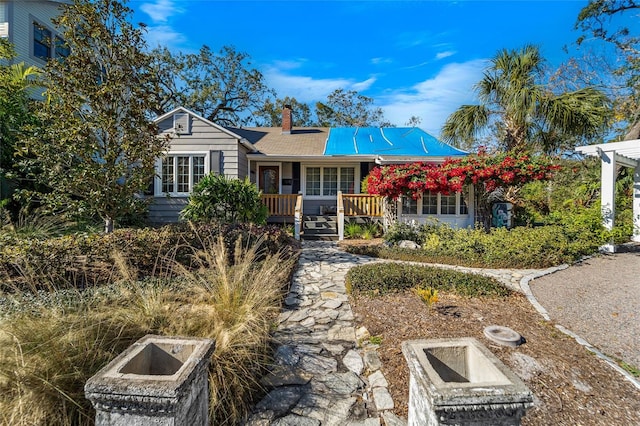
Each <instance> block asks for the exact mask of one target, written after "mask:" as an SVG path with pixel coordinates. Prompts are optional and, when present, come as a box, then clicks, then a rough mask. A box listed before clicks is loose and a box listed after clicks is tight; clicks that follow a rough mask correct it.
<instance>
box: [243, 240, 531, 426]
mask: <svg viewBox="0 0 640 426" xmlns="http://www.w3.org/2000/svg"><path fill="white" fill-rule="evenodd" d="M385 261H386V262H388V260H381V259H373V258H367V257H362V256H356V255H352V254H349V253H345V252H343V251H341V250H339V249H338V248H337V244H336V243H335V242H320V241H318V242H310V241H305V242H303V250H302V254H301V256H300V260H299V264H298V269H297V270H296V272H295V274H294V277H293V281H292V284H291V289H290V293H289V295H288V296H287V298H286V299H285V305H286V306H285V310H284V311H283V312H282V313H281V314H280V318H279V326H278V329H277V331H276V332H275V333H274V337H275V339H276V341H277V342H278V343H279V345H280V346H279V347H278V348H277V350H276V353H275V367H274V369H273V371H272V373H271V374H270V375H268V376H266V377H264V378H263V379H262V384H263V385H264V386H265V387H266V388H267V389H268V390H270V391H269V393H268V394H267V395H266V396H265V397H264V398H263V399H262V400H261V401H260V402H259V403H258V404H257V405H256V406H255V408H254V411H253V414H252V416H251V417H250V418H249V420H248V421H247V422H246V425H250V426H258V425H260V426H262V425H264V426H267V425H269V426H271V425H273V426H283V425H296V426H297V425H300V426H306V425H327V426H330V425H354V426H355V425H367V426H369V425H371V426H374V425H383V424H384V425H387V426H398V425H406V420H404V419H401V418H398V417H397V416H395V415H394V414H393V413H392V412H391V410H393V408H394V403H393V400H392V398H391V395H390V394H389V391H388V390H387V381H386V379H385V377H384V375H383V373H382V371H380V368H381V366H382V365H381V362H380V359H379V357H378V355H377V347H378V346H377V345H375V344H374V343H372V342H371V341H370V340H369V337H370V336H369V333H368V331H367V330H366V329H364V327H363V328H360V329H356V327H355V323H354V316H353V312H352V311H351V306H350V305H349V303H348V298H347V295H346V290H345V285H344V283H345V275H346V274H347V272H348V271H349V269H350V268H352V267H354V266H356V265H361V264H364V263H369V262H385ZM437 266H439V267H442V268H451V269H457V270H462V271H469V272H477V273H482V274H485V275H490V276H493V277H495V278H497V279H498V280H500V281H502V282H503V283H504V284H505V285H507V286H508V287H510V288H512V289H514V290H517V291H520V287H519V282H520V280H521V279H522V277H523V276H527V275H530V274H531V273H532V272H533V271H534V270H504V269H495V270H494V269H476V268H464V267H459V266H450V265H437ZM535 272H536V273H540V271H539V270H536V271H535Z"/></svg>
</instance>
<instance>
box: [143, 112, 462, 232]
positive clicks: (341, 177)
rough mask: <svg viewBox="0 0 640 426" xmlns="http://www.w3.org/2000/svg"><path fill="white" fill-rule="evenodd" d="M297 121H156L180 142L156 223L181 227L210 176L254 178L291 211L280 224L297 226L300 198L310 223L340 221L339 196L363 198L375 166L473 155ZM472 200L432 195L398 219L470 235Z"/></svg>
mask: <svg viewBox="0 0 640 426" xmlns="http://www.w3.org/2000/svg"><path fill="white" fill-rule="evenodd" d="M291 114H292V112H291V109H289V108H286V107H285V108H284V111H283V120H282V122H283V126H282V128H280V127H277V128H276V127H256V128H231V127H222V126H219V125H216V124H215V123H212V122H210V121H208V120H206V119H204V118H202V117H200V116H199V115H197V114H195V113H193V112H191V111H189V110H187V109H185V108H177V109H175V110H173V111H171V112H169V113H167V114H165V115H163V116H161V117H159V118H157V119H156V120H155V121H156V123H157V124H158V125H159V131H160V132H161V133H162V134H167V133H169V134H172V135H174V136H173V139H172V141H171V146H170V149H169V152H168V154H167V156H166V157H165V158H163V159H159V160H158V163H157V176H156V179H155V182H154V197H155V199H154V203H153V204H152V206H151V208H150V220H151V221H153V222H157V223H164V222H171V221H175V220H177V219H178V214H179V212H180V210H181V209H182V207H183V206H184V205H185V203H186V198H187V197H188V195H189V192H190V191H191V189H192V188H193V185H194V184H195V183H196V182H197V181H198V180H199V179H200V178H201V177H202V176H204V175H205V174H207V173H209V172H216V173H223V174H225V175H226V176H228V177H232V178H239V179H244V178H245V177H247V176H248V177H249V179H250V180H251V181H252V182H254V183H255V184H256V185H257V186H258V187H259V188H260V189H261V190H262V192H263V194H265V195H264V197H266V198H271V199H272V200H273V202H274V203H276V204H274V205H272V206H270V208H271V209H273V210H280V209H281V207H283V206H284V205H285V204H286V210H287V211H288V212H289V213H290V214H289V213H286V214H280V216H279V217H278V219H280V220H286V219H291V220H292V219H293V213H292V211H293V210H292V204H291V201H290V200H293V203H295V199H296V197H297V195H301V196H302V201H303V203H302V213H303V214H304V215H308V216H317V215H323V214H335V213H336V207H337V197H338V192H341V193H342V194H360V183H361V181H362V179H363V178H364V177H366V176H367V174H368V173H369V171H370V170H371V169H372V168H374V167H375V166H376V165H384V164H394V163H396V164H397V163H409V162H415V161H427V162H434V163H441V162H443V161H444V160H445V159H446V158H450V157H460V156H465V155H467V154H468V153H467V152H464V151H461V150H459V149H457V148H454V147H452V146H450V145H448V144H445V143H443V142H440V141H438V140H437V139H436V138H434V137H433V136H431V135H429V134H428V133H426V132H424V131H423V130H421V129H419V128H407V127H404V128H399V127H398V128H395V127H389V128H374V127H363V128H357V127H346V128H331V129H329V128H320V127H318V128H300V129H294V128H293V127H292V126H291V123H292V118H291ZM270 194H274V195H273V196H271V195H270ZM289 194H290V195H289ZM287 195H288V196H287ZM354 199H355V198H354ZM287 200H289V201H287ZM471 200H473V194H472V193H470V192H469V191H465V192H463V193H462V194H451V195H442V194H437V193H434V194H425V196H423V197H422V198H421V199H419V200H413V199H411V198H406V199H402V200H399V202H398V205H397V212H394V216H396V217H397V218H398V220H402V221H412V220H415V221H418V222H422V221H424V220H425V219H426V218H438V219H439V220H441V221H443V222H447V223H450V224H452V225H454V226H459V227H466V226H470V225H473V220H474V214H473V203H472V201H471ZM283 209H284V208H283ZM366 210H367V209H366V208H365V209H363V211H362V215H363V216H366V215H367V211H366ZM273 216H274V217H272V220H274V219H276V217H275V216H276V214H275V213H274V215H273Z"/></svg>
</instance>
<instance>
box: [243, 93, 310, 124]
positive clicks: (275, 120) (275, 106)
mask: <svg viewBox="0 0 640 426" xmlns="http://www.w3.org/2000/svg"><path fill="white" fill-rule="evenodd" d="M284 105H291V110H292V111H293V112H292V118H293V123H292V125H293V126H294V127H312V126H314V125H315V124H314V122H313V120H312V119H311V109H310V108H309V105H307V104H305V103H302V102H298V100H297V99H296V98H290V97H289V96H286V97H285V98H284V99H276V100H275V101H272V100H271V99H270V98H269V99H266V100H265V101H264V104H263V106H262V108H261V109H260V110H259V111H256V112H255V113H254V121H255V122H256V124H257V125H258V126H264V127H279V126H281V125H282V107H283V106H284Z"/></svg>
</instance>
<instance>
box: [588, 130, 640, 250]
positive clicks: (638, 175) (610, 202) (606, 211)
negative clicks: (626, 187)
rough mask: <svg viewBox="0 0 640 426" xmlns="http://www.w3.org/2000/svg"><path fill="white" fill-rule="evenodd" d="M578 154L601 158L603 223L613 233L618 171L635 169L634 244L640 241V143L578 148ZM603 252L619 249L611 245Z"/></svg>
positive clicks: (631, 142) (636, 140) (616, 143)
mask: <svg viewBox="0 0 640 426" xmlns="http://www.w3.org/2000/svg"><path fill="white" fill-rule="evenodd" d="M576 151H577V152H580V153H582V154H585V155H590V156H593V157H600V160H601V163H602V169H601V177H600V183H601V189H600V200H601V208H602V222H603V224H604V226H605V227H606V228H607V229H612V228H613V224H614V220H615V215H616V202H615V195H616V194H615V193H616V167H617V166H618V165H620V166H625V167H631V168H633V169H634V172H633V237H632V240H633V241H640V139H635V140H630V141H624V142H611V143H603V144H599V145H587V146H578V147H576ZM603 250H605V251H608V252H610V253H613V252H614V251H615V246H614V245H613V244H607V245H606V246H604V247H603Z"/></svg>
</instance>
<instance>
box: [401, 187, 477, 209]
mask: <svg viewBox="0 0 640 426" xmlns="http://www.w3.org/2000/svg"><path fill="white" fill-rule="evenodd" d="M469 198H470V192H469V188H465V189H464V191H463V192H462V193H455V194H449V195H444V194H440V193H434V192H426V193H424V194H423V195H422V197H420V198H418V199H417V200H414V199H413V198H411V197H408V196H403V197H402V198H401V203H402V207H401V210H402V214H404V215H434V216H446V215H468V214H469V206H468V202H469V201H468V200H469Z"/></svg>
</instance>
